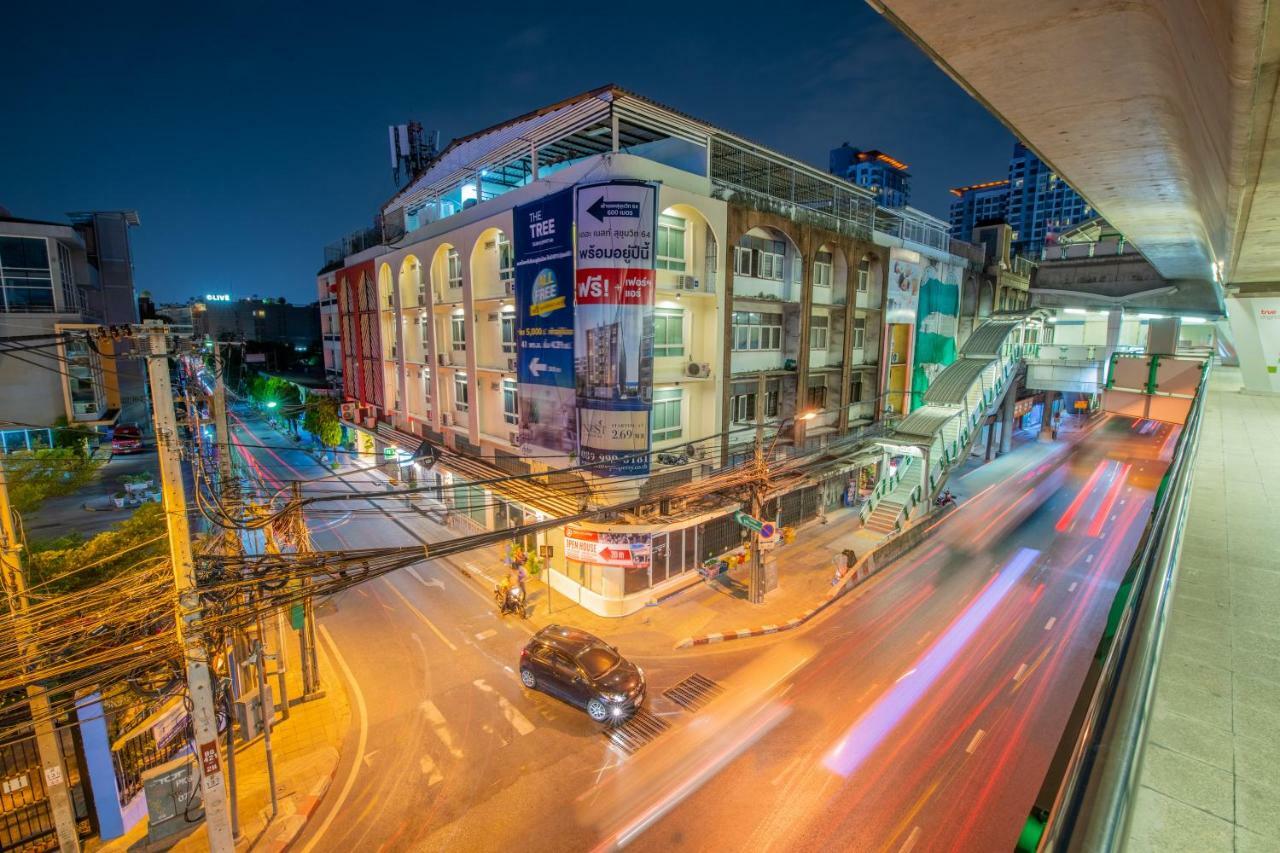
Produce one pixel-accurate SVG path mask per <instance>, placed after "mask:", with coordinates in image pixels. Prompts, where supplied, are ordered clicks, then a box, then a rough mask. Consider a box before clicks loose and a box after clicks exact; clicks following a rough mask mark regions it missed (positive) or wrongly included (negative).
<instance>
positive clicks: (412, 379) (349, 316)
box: [323, 87, 962, 614]
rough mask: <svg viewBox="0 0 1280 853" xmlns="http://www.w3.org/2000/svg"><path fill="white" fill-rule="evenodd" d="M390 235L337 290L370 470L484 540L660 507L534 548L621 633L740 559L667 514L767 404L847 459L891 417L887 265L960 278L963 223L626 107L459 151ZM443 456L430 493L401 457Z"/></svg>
mask: <svg viewBox="0 0 1280 853" xmlns="http://www.w3.org/2000/svg"><path fill="white" fill-rule="evenodd" d="M381 213H382V227H383V233H382V240H383V241H384V242H381V243H375V242H374V241H372V240H363V239H361V240H356V241H352V240H348V241H346V242H345V246H346V248H347V249H350V250H354V251H351V252H350V253H349V254H347V255H346V257H345V259H344V262H343V265H342V267H341V269H335V270H333V271H332V273H331V274H332V276H333V283H334V284H335V285H336V288H337V296H338V315H339V324H340V335H341V339H342V340H341V344H342V371H343V374H344V375H343V379H344V389H345V397H346V399H347V400H348V405H347V407H346V414H347V415H348V417H349V418H350V420H351V424H350V425H351V426H353V427H356V428H357V432H358V433H359V438H358V447H359V449H361V450H362V451H364V452H367V453H370V454H374V453H376V454H377V455H378V457H379V458H383V457H384V456H385V457H387V458H390V459H392V460H393V462H392V463H391V464H392V465H394V466H395V467H396V468H397V469H398V472H397V473H398V475H400V476H404V477H415V478H418V479H420V480H425V481H426V482H427V483H428V484H435V483H438V484H439V485H440V486H441V495H442V498H443V500H444V501H445V503H447V504H448V505H449V508H450V509H451V510H453V512H451V513H450V519H451V523H453V524H457V525H462V526H467V525H470V526H474V527H475V528H477V529H496V528H502V527H506V526H510V525H514V524H519V523H520V522H521V521H522V520H525V519H538V518H547V517H555V516H563V515H572V514H575V513H576V512H578V511H579V510H580V509H581V508H582V507H583V506H587V505H590V506H607V505H610V504H614V503H618V502H621V501H623V500H626V499H629V498H639V499H641V500H643V498H644V497H645V496H647V495H655V502H654V503H653V504H651V505H642V506H641V507H640V508H639V509H637V510H636V511H635V512H631V513H626V514H624V515H622V516H619V517H618V518H616V519H615V520H614V521H612V522H610V523H608V524H595V523H583V524H580V525H576V526H575V527H573V528H572V529H569V530H565V529H554V530H549V531H544V532H543V533H540V534H538V538H537V541H538V544H541V545H549V546H550V551H551V553H552V555H553V556H552V558H551V561H550V568H551V569H553V572H552V574H551V579H552V583H553V584H554V585H555V586H556V588H557V589H559V590H560V591H562V592H564V593H566V594H569V595H571V596H573V597H574V599H575V600H578V601H581V602H582V603H583V604H584V606H588V607H590V608H592V609H594V610H596V611H597V612H601V613H611V614H613V613H623V612H630V611H632V610H635V609H637V608H638V607H641V606H643V604H644V602H645V601H647V600H649V599H651V598H652V597H653V595H654V589H655V588H657V589H666V588H669V587H670V586H671V585H674V584H679V583H684V582H687V580H688V578H689V577H690V575H691V574H692V573H691V570H692V569H693V568H694V567H696V566H697V565H699V564H700V563H701V561H702V560H704V559H706V558H708V557H711V556H715V555H717V554H720V553H723V552H724V551H726V550H729V549H730V548H732V547H734V546H736V545H737V544H738V543H739V541H740V529H739V527H738V525H737V524H736V523H735V522H734V521H733V519H732V512H733V510H735V509H736V508H737V506H736V505H734V504H732V503H725V502H724V501H723V500H722V499H717V500H712V501H702V502H699V503H692V504H689V505H688V506H683V505H682V503H683V502H675V503H668V502H665V501H664V502H663V506H662V507H661V509H662V510H663V515H662V518H661V519H658V518H655V517H654V516H656V515H657V514H658V512H659V510H660V507H659V505H658V502H657V497H656V496H657V495H659V494H662V493H664V491H665V490H667V489H669V488H670V487H672V486H676V485H679V484H682V483H689V482H694V481H697V480H699V479H701V478H702V477H704V476H706V475H707V474H708V473H709V472H710V471H711V470H712V469H714V468H716V467H717V466H720V465H723V464H726V463H728V462H730V461H733V460H740V459H743V458H746V457H747V456H748V455H749V454H750V453H751V448H752V441H753V436H754V433H755V417H756V410H757V402H758V400H757V395H758V393H759V391H760V388H761V386H762V385H763V393H764V399H763V400H762V401H759V402H760V403H761V408H762V409H763V411H764V418H765V429H766V435H767V440H768V441H770V443H773V441H774V439H775V438H776V439H777V446H778V447H779V448H788V447H789V448H794V449H795V450H796V451H805V450H819V449H822V448H831V449H832V451H833V452H835V453H837V457H838V453H839V451H840V448H843V447H845V446H846V444H847V443H848V441H850V440H852V437H853V436H855V435H856V434H857V432H858V430H859V429H860V428H861V427H862V426H865V425H867V424H870V423H871V422H872V421H873V420H875V419H876V417H877V415H878V412H879V410H880V405H879V404H880V400H881V396H882V395H881V390H880V389H881V383H882V381H883V380H882V377H881V373H880V365H881V363H882V361H883V360H884V359H885V358H886V345H887V341H886V340H885V338H884V335H883V331H882V330H883V327H884V323H883V311H884V300H885V285H886V283H887V281H888V278H889V266H890V255H891V252H892V253H896V252H904V253H907V254H910V255H912V256H913V257H914V258H915V259H916V261H917V262H918V261H919V260H920V259H921V258H922V257H925V256H928V257H935V256H936V257H938V258H951V259H952V260H956V261H957V263H961V264H962V262H960V261H958V259H955V258H954V256H952V255H950V254H949V253H948V252H949V247H950V243H951V242H952V241H950V239H949V238H948V236H947V234H946V230H945V223H942V222H939V221H937V220H932V219H931V218H930V217H927V216H924V215H923V214H920V213H919V212H918V211H913V210H911V209H909V208H908V209H905V210H901V211H892V210H883V209H881V210H877V207H876V204H875V200H874V196H873V194H872V193H871V192H870V191H869V190H867V189H864V188H862V187H858V186H855V185H853V184H851V183H849V182H848V181H845V180H843V179H841V178H836V177H833V176H831V175H829V174H827V173H824V172H823V171H821V170H819V169H815V168H813V167H811V166H808V165H805V164H803V163H800V162H798V161H796V160H793V159H791V158H789V157H787V156H785V155H783V154H780V153H777V152H773V151H770V150H768V149H764V148H761V147H760V146H758V145H755V144H753V143H751V142H748V141H746V140H745V139H742V138H740V137H737V136H735V135H733V134H731V133H728V132H726V131H723V130H721V129H719V128H716V127H714V126H712V125H709V124H706V123H704V122H700V121H698V120H696V119H693V118H691V117H689V116H687V115H684V114H681V113H678V112H676V111H674V110H671V109H669V108H667V107H664V106H662V105H660V104H657V103H654V102H652V101H649V100H647V99H645V98H641V97H639V96H636V95H634V94H631V93H629V92H626V91H623V90H621V89H618V88H615V87H606V88H603V89H599V90H596V91H592V92H588V93H585V94H583V95H580V96H578V97H575V98H571V99H569V100H566V101H563V102H560V103H558V104H553V105H551V106H549V107H546V108H544V109H541V110H538V111H536V112H533V113H530V114H527V115H525V116H522V117H519V118H516V119H513V120H511V121H508V122H503V123H502V124H499V125H497V126H494V127H492V128H489V129H487V130H483V131H480V132H478V133H475V134H472V135H470V136H467V137H463V138H461V139H457V140H454V141H453V142H452V143H450V144H449V146H448V147H447V148H446V149H445V150H444V151H443V152H441V154H440V156H439V157H438V158H437V159H436V160H435V161H434V163H433V164H432V165H431V166H430V167H429V168H427V169H426V170H425V171H424V172H423V173H422V174H420V175H418V176H416V177H415V178H414V179H413V181H412V182H411V183H410V184H409V185H408V186H406V187H405V188H404V189H402V190H401V191H400V192H398V193H397V194H396V195H395V196H394V197H393V198H392V199H390V200H389V201H388V202H387V204H386V205H385V206H384V207H383V209H382V211H381ZM570 235H575V236H574V239H571V237H570ZM904 257H905V256H904ZM328 274H329V273H325V274H323V275H328ZM911 306H912V307H911V309H907V308H904V309H903V312H904V314H905V313H906V312H907V311H908V310H914V303H911ZM904 322H908V321H905V320H904ZM802 414H803V415H805V416H806V417H805V418H803V419H802V418H799V417H797V416H799V415H802ZM424 438H425V439H427V440H428V441H429V442H431V443H433V444H435V445H437V446H438V447H439V448H440V449H441V455H440V457H439V459H438V461H437V462H436V464H435V465H434V466H433V468H432V469H431V470H429V471H427V470H421V469H418V468H417V467H416V466H415V465H414V464H413V463H412V462H410V461H408V460H406V459H404V456H405V453H404V452H405V451H407V450H411V449H413V448H415V447H416V446H417V445H418V444H419V443H420V442H421V441H422V440H423V439H424ZM397 449H398V450H399V451H401V453H399V454H397V453H396V452H395V450H397ZM511 474H528V475H531V476H529V477H528V478H523V479H520V480H516V481H511V482H503V481H502V478H503V477H505V476H508V475H511ZM539 475H541V476H539ZM849 476H850V473H849V468H848V466H844V467H842V466H841V465H839V464H833V465H832V466H831V467H830V469H829V471H828V472H827V475H826V479H824V480H822V482H819V483H815V484H812V486H811V487H808V488H807V490H806V491H805V497H804V499H799V498H797V499H796V500H795V501H791V502H787V501H783V503H782V504H781V508H780V509H779V510H778V514H779V516H780V517H781V518H782V519H783V520H784V521H788V520H790V521H795V520H797V519H798V518H799V517H801V516H797V515H795V513H808V514H812V513H814V512H816V511H818V508H819V507H822V506H834V505H836V504H837V503H838V501H839V499H840V497H841V496H843V494H844V493H845V487H846V485H847V482H848V480H849ZM437 478H438V479H437ZM477 482H480V483H483V485H472V484H473V483H477ZM788 513H791V515H788ZM605 533H607V534H608V535H609V536H620V537H623V539H625V540H626V541H628V542H632V540H634V542H640V541H641V540H643V542H644V543H645V545H646V547H645V548H644V549H642V550H643V553H644V555H645V556H644V558H643V559H642V560H641V559H636V560H634V561H626V560H624V561H621V562H618V561H612V558H609V557H607V556H606V553H607V552H609V549H604V550H603V551H601V550H596V549H595V546H594V545H592V544H591V543H592V542H594V541H597V539H598V535H599V534H605ZM620 541H621V540H620ZM633 544H634V543H633ZM633 551H635V549H633ZM609 553H611V552H609ZM694 576H695V577H696V574H694Z"/></svg>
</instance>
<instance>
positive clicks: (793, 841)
mask: <svg viewBox="0 0 1280 853" xmlns="http://www.w3.org/2000/svg"><path fill="white" fill-rule="evenodd" d="M1094 426H1095V427H1096V429H1094V430H1093V432H1092V433H1091V434H1089V435H1087V436H1084V437H1083V438H1082V439H1081V437H1079V436H1077V437H1076V438H1077V439H1081V440H1080V441H1079V443H1078V444H1077V445H1075V446H1074V447H1071V446H1069V445H1068V444H1067V443H1054V444H1039V445H1034V444H1033V445H1030V446H1028V447H1027V448H1025V449H1024V450H1022V451H1019V452H1018V453H1015V454H1014V455H1013V456H1011V457H1007V458H1006V459H1004V460H1001V461H1000V462H997V463H995V464H993V465H990V466H987V467H985V468H982V469H979V471H978V472H976V473H974V474H972V475H970V476H969V477H968V478H967V479H966V481H965V484H964V485H965V486H966V487H967V490H968V491H972V492H974V493H975V494H974V496H973V497H972V498H969V499H967V500H965V501H964V502H962V504H961V506H960V507H959V508H958V509H957V510H955V511H954V512H952V513H951V514H950V515H948V516H947V518H946V519H945V520H944V521H943V522H941V523H940V524H939V525H938V526H937V528H936V529H935V530H934V531H933V535H932V536H931V537H930V539H929V540H928V541H926V542H924V543H923V544H922V545H920V546H919V547H917V548H916V549H914V550H913V551H912V552H909V553H908V554H906V555H905V556H904V557H902V558H901V559H900V560H899V562H898V564H897V565H895V566H894V567H893V568H892V569H891V570H889V571H888V572H886V573H885V574H882V575H881V576H880V577H878V578H877V579H875V580H873V581H872V582H871V583H869V584H867V585H865V586H864V587H862V588H860V590H859V591H858V592H857V593H856V594H855V595H852V596H849V597H847V598H846V599H845V600H844V601H842V602H841V603H840V604H838V605H837V606H836V607H834V608H832V609H830V610H829V611H827V613H826V614H825V615H824V616H823V617H822V618H821V619H820V621H818V622H817V623H816V624H815V625H813V626H812V627H810V628H808V629H806V630H803V631H800V632H798V633H796V634H784V635H779V636H778V637H776V638H773V639H769V640H765V641H763V642H756V641H751V642H742V643H739V644H727V645H726V646H723V647H711V648H710V649H706V650H694V651H692V652H688V653H680V654H677V653H671V652H658V651H656V650H647V652H646V653H643V654H633V655H631V656H632V657H634V658H635V659H636V660H637V662H639V663H641V664H642V665H643V666H644V668H645V670H646V673H647V675H648V680H649V684H650V690H649V696H650V701H649V705H650V707H649V710H650V712H652V713H654V714H655V715H656V716H657V717H658V718H659V719H660V720H661V721H663V722H665V723H666V724H667V726H668V729H667V731H666V732H665V733H663V734H661V735H660V736H659V737H657V738H656V739H654V740H653V741H652V742H651V743H648V744H647V745H643V746H641V747H640V748H639V749H638V750H637V751H636V752H635V753H634V754H633V755H630V756H627V755H626V754H625V753H623V752H621V751H619V750H618V749H617V748H616V747H614V746H611V744H610V741H609V740H608V739H607V738H606V737H605V736H604V734H602V732H601V730H600V729H599V727H597V726H595V725H594V724H592V723H591V722H590V721H589V720H588V719H587V718H586V717H585V715H584V714H583V713H582V712H580V711H578V710H576V709H573V708H569V707H567V706H565V705H563V704H562V703H560V702H559V701H557V700H555V699H552V698H550V697H547V696H545V695H543V694H539V693H532V692H529V691H525V690H524V689H523V688H522V687H521V686H520V684H519V682H518V679H517V677H516V674H515V671H514V666H515V662H516V656H517V655H518V652H519V649H520V647H521V645H522V644H523V642H524V640H525V639H526V638H527V636H528V633H527V629H526V628H525V627H524V626H523V625H522V624H521V623H519V622H514V621H510V620H508V621H503V620H500V619H499V618H498V617H497V616H496V614H495V612H494V607H493V604H492V602H491V600H490V599H489V597H488V595H487V593H486V590H485V589H484V587H483V585H482V584H481V583H479V582H477V581H475V580H469V579H467V578H466V577H464V575H463V571H464V570H470V571H474V570H479V571H482V572H488V573H490V574H493V573H494V568H495V567H482V566H475V565H471V566H468V565H467V560H466V558H465V557H463V558H458V559H457V560H456V562H449V561H439V562H429V563H425V564H422V565H420V566H417V567H415V568H414V569H412V570H401V571H399V572H396V573H394V574H393V575H390V576H388V577H386V578H384V579H380V580H377V581H374V582H371V583H369V584H365V585H363V586H361V587H357V588H355V589H353V590H351V591H348V592H346V593H343V594H342V595H340V596H338V597H336V598H335V599H333V600H332V601H331V602H329V603H328V604H325V605H324V606H322V607H321V608H320V610H319V613H320V617H319V618H320V624H321V626H322V631H321V633H322V636H323V637H324V638H325V640H326V641H328V642H331V644H332V645H331V646H330V648H331V649H334V648H335V647H336V652H337V655H336V657H337V658H338V660H339V661H340V668H342V669H344V670H345V675H346V677H347V679H348V681H349V684H348V687H349V689H351V691H352V693H353V723H352V726H353V730H352V733H351V735H350V737H349V738H348V742H347V747H346V749H345V751H344V754H343V758H342V763H341V765H340V766H339V769H338V772H337V774H336V776H335V779H334V783H333V786H332V787H331V789H330V792H329V794H328V795H327V796H326V798H325V801H324V803H323V804H322V807H321V811H320V812H319V814H318V815H317V816H316V817H315V818H313V819H312V821H311V822H310V823H309V824H308V827H307V829H306V830H305V832H304V835H303V837H302V839H300V841H299V842H298V843H297V844H296V845H295V849H299V850H304V851H309V850H322V851H328V850H333V851H348V850H418V849H421V850H452V849H456V850H509V849H520V850H579V849H592V848H594V847H596V846H597V845H601V844H602V843H603V844H604V845H606V846H607V845H608V844H609V843H610V842H611V841H617V840H619V839H625V840H626V841H628V842H630V844H631V846H632V847H633V848H635V849H642V850H644V849H654V850H658V849H661V850H668V849H688V850H741V849H797V850H798V849H813V848H823V849H833V848H836V849H856V850H873V849H885V850H902V849H915V850H941V849H947V850H955V849H959V850H1009V849H1012V847H1013V844H1014V841H1015V839H1016V837H1017V834H1018V832H1019V830H1020V829H1021V827H1022V824H1023V821H1024V820H1025V818H1026V815H1027V812H1028V810H1029V808H1030V805H1031V803H1032V800H1033V799H1034V796H1035V793H1036V791H1037V789H1038V787H1039V785H1040V782H1041V780H1042V778H1043V776H1044V773H1045V770H1046V768H1047V765H1048V762H1049V760H1050V758H1051V756H1052V753H1053V750H1054V748H1055V746H1056V744H1057V741H1058V738H1059V735H1060V732H1061V730H1062V728H1063V726H1064V725H1065V722H1066V718H1067V715H1068V714H1069V712H1070V709H1071V705H1072V702H1073V701H1074V698H1075V695H1076V693H1077V692H1078V689H1079V685H1080V683H1081V681H1082V679H1083V677H1084V675H1085V672H1086V669H1087V667H1088V665H1089V658H1090V656H1091V654H1092V651H1093V649H1094V647H1095V645H1096V642H1097V639H1098V637H1099V635H1100V633H1101V631H1102V628H1103V625H1104V622H1105V619H1106V612H1107V608H1108V606H1109V604H1110V600H1111V595H1112V594H1113V592H1114V590H1115V587H1116V584H1117V582H1118V579H1119V577H1120V576H1121V574H1122V573H1123V570H1124V567H1125V565H1126V564H1127V562H1128V559H1129V556H1130V555H1131V553H1132V550H1133V548H1134V546H1135V545H1136V542H1137V539H1138V537H1139V536H1140V533H1141V529H1142V525H1143V522H1144V520H1145V516H1146V513H1147V512H1148V510H1149V508H1150V503H1151V500H1152V498H1153V496H1154V492H1155V488H1156V486H1157V484H1158V482H1159V478H1160V475H1161V473H1162V472H1163V470H1164V467H1165V464H1166V461H1167V455H1168V452H1169V450H1170V448H1171V447H1172V434H1173V431H1172V430H1171V428H1169V427H1167V426H1161V425H1157V424H1153V423H1132V422H1129V421H1120V420H1116V419H1111V420H1106V421H1100V422H1096V423H1095V425H1094ZM234 432H235V435H236V438H237V440H240V441H243V442H245V443H246V444H268V445H277V446H278V445H281V444H283V443H284V442H283V440H282V439H281V437H280V436H279V434H277V433H274V432H272V431H270V430H268V429H266V428H265V427H264V426H262V425H261V424H260V423H255V422H253V421H252V420H249V422H248V423H244V422H239V423H237V424H236V426H235V427H234ZM245 452H246V453H249V454H250V455H251V456H252V458H253V460H254V462H255V463H256V464H257V465H258V466H260V468H259V470H261V471H262V473H263V474H264V477H265V478H266V479H268V480H270V479H272V478H277V479H279V480H280V481H282V482H283V481H285V480H288V479H290V478H302V479H311V478H314V477H317V476H319V475H321V474H325V473H328V472H327V471H326V470H324V469H323V468H321V467H320V466H318V465H317V464H316V463H315V462H314V461H313V460H311V458H310V457H309V456H308V455H307V454H305V453H301V452H298V451H293V450H278V449H270V450H267V449H257V448H246V449H245ZM1162 455H1163V456H1164V457H1165V458H1164V459H1161V458H1159V457H1160V456H1162ZM997 476H1000V477H1003V478H1004V479H1003V480H1002V481H1000V482H996V481H995V479H994V478H996V477H997ZM346 479H347V480H348V481H349V483H350V485H353V486H356V487H358V488H361V489H370V488H378V489H380V488H382V486H381V482H380V481H379V482H375V481H372V480H370V478H369V477H368V475H361V474H352V475H348V476H347V478H346ZM985 480H990V481H991V482H990V483H989V484H988V483H987V482H984V481H985ZM347 488H349V486H348V485H346V484H344V483H342V482H339V481H337V480H335V479H332V478H331V479H329V480H325V481H320V482H317V483H315V484H312V485H310V486H308V487H307V491H308V493H317V492H319V491H321V490H325V489H329V490H339V489H347ZM388 504H390V502H387V501H382V502H379V506H387V505H388ZM311 525H312V528H313V531H314V537H315V542H316V546H317V547H319V548H342V547H353V548H360V547H370V546H377V545H394V544H406V543H411V542H414V541H421V540H424V539H439V538H444V537H445V536H448V535H450V534H449V533H448V532H447V531H445V530H443V529H442V528H440V527H439V526H438V525H435V524H432V523H431V522H429V521H426V520H423V519H421V518H419V517H417V516H415V515H413V514H412V513H408V512H406V511H405V510H404V508H403V507H398V508H392V509H391V510H390V515H387V514H384V513H382V512H381V511H379V510H376V509H374V507H373V506H372V505H371V504H370V503H369V502H366V501H364V500H354V501H350V502H342V503H339V504H337V505H331V506H330V507H329V508H328V509H326V510H325V511H324V512H323V513H315V514H313V515H312V517H311ZM674 639H675V638H673V640H674ZM649 652H652V653H649ZM775 653H788V654H790V655H791V656H792V657H793V658H795V661H799V660H801V659H803V660H804V661H806V663H805V664H804V665H803V666H801V667H799V668H798V669H795V670H794V672H792V673H791V674H790V675H788V676H786V677H785V678H780V679H778V683H777V685H776V686H775V687H773V688H772V689H766V688H764V687H762V686H761V685H757V684H749V683H748V681H749V680H750V679H751V677H752V676H754V675H759V674H760V672H761V671H762V670H765V669H769V668H770V664H769V663H767V662H762V657H761V656H762V655H768V654H775ZM795 661H793V662H792V663H794V662H795ZM792 663H786V664H785V665H784V664H781V663H780V664H778V667H779V668H789V667H791V666H792ZM694 672H697V673H699V674H701V675H704V676H707V677H708V678H710V679H712V680H713V681H715V682H717V683H718V684H720V685H722V686H723V687H725V688H727V693H726V694H725V699H723V700H722V701H721V702H719V703H715V704H713V705H711V706H710V707H707V708H704V709H701V710H697V711H692V712H691V711H690V710H687V709H683V708H681V707H680V706H678V705H676V704H675V703H674V702H672V701H671V700H670V699H669V698H667V697H665V696H663V695H662V691H663V690H664V689H666V688H668V687H671V686H673V685H675V684H676V683H677V682H678V681H680V680H681V679H682V678H684V677H685V676H687V675H690V674H693V673H694ZM721 705H725V706H726V707H720V706H721Z"/></svg>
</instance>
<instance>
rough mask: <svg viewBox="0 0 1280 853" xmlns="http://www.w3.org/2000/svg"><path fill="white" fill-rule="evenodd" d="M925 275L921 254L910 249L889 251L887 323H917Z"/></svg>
mask: <svg viewBox="0 0 1280 853" xmlns="http://www.w3.org/2000/svg"><path fill="white" fill-rule="evenodd" d="M923 273H924V270H923V265H922V264H921V263H920V253H919V252H912V251H911V250H909V249H890V250H889V292H888V294H887V304H886V305H885V322H886V323H915V321H916V310H917V307H918V306H919V303H920V283H921V280H922V276H923Z"/></svg>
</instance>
